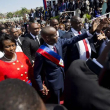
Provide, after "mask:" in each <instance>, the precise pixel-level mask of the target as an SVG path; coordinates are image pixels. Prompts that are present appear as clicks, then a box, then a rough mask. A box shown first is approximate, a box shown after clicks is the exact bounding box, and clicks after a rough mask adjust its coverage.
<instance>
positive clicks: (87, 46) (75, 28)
mask: <svg viewBox="0 0 110 110" xmlns="http://www.w3.org/2000/svg"><path fill="white" fill-rule="evenodd" d="M71 27H72V28H71V29H70V31H69V32H68V33H66V34H65V35H64V36H63V37H62V38H71V36H77V35H79V34H83V33H85V32H86V31H87V30H85V29H83V27H82V21H81V19H80V18H79V17H72V19H71ZM98 27H100V28H102V27H103V22H101V24H100V25H99V26H98ZM94 37H96V34H94ZM66 49H67V51H66ZM70 54H71V55H70ZM63 55H64V57H63V58H64V61H65V67H66V68H65V70H66V69H67V68H68V67H69V65H70V64H71V62H72V61H74V60H76V59H82V60H87V59H88V58H96V57H97V52H96V50H95V47H94V42H93V37H92V38H91V37H89V38H86V39H83V40H81V41H79V42H77V43H75V44H73V45H72V46H71V47H68V48H67V47H65V48H64V49H63Z"/></svg>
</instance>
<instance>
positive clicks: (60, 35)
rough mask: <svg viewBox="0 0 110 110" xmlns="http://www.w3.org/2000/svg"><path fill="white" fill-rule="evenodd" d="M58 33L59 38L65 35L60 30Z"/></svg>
mask: <svg viewBox="0 0 110 110" xmlns="http://www.w3.org/2000/svg"><path fill="white" fill-rule="evenodd" d="M58 32H59V37H62V36H63V35H64V34H65V31H62V30H60V29H59V30H58Z"/></svg>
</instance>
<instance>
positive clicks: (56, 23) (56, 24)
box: [51, 20, 59, 30]
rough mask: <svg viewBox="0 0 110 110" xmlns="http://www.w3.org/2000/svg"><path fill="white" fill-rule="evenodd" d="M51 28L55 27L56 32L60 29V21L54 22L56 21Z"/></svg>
mask: <svg viewBox="0 0 110 110" xmlns="http://www.w3.org/2000/svg"><path fill="white" fill-rule="evenodd" d="M51 26H52V27H54V28H55V29H56V30H58V28H59V23H58V21H57V20H54V21H53V22H52V24H51Z"/></svg>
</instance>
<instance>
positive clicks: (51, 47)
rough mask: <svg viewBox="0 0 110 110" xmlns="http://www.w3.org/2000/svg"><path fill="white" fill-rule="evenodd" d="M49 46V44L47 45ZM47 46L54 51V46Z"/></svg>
mask: <svg viewBox="0 0 110 110" xmlns="http://www.w3.org/2000/svg"><path fill="white" fill-rule="evenodd" d="M46 44H47V43H46ZM47 46H48V47H49V49H51V50H52V51H54V48H53V47H54V46H53V45H49V44H47Z"/></svg>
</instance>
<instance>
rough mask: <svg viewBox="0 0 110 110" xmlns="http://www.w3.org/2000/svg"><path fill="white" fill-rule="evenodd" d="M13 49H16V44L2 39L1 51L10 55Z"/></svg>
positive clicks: (13, 51)
mask: <svg viewBox="0 0 110 110" xmlns="http://www.w3.org/2000/svg"><path fill="white" fill-rule="evenodd" d="M15 50H16V45H15V43H14V42H12V41H11V40H4V41H3V51H4V53H5V55H9V56H11V55H13V54H14V53H15Z"/></svg>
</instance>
